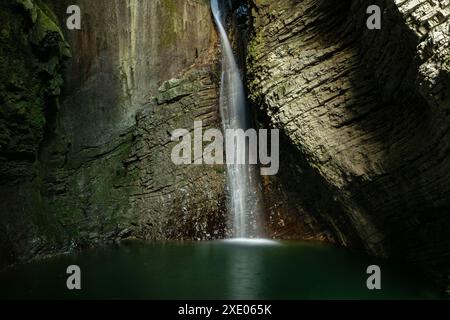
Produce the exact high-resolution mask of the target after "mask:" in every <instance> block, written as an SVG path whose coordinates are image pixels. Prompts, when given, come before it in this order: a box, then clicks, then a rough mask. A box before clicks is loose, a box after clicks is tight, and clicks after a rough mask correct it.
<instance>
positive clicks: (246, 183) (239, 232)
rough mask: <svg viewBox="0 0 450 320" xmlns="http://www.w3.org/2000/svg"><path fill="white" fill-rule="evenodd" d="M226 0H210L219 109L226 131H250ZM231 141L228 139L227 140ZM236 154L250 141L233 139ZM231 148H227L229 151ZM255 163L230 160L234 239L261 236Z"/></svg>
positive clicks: (239, 153)
mask: <svg viewBox="0 0 450 320" xmlns="http://www.w3.org/2000/svg"><path fill="white" fill-rule="evenodd" d="M221 5H223V2H221V1H218V0H211V9H212V13H213V16H214V20H215V22H216V25H217V29H218V31H219V35H220V39H221V43H222V80H221V87H220V112H221V117H222V125H223V130H224V131H227V130H230V129H231V130H239V129H242V130H247V129H248V128H249V125H250V121H249V116H248V110H247V105H246V96H245V88H244V84H243V81H242V78H241V74H240V70H239V67H238V64H237V62H236V59H235V57H234V53H233V49H232V47H231V43H230V40H229V39H228V35H227V32H226V30H225V27H224V18H225V15H224V10H223V8H222V7H221ZM227 143H228V142H227ZM234 148H235V155H237V157H239V155H241V154H242V153H244V154H247V150H248V145H247V143H244V144H240V143H236V142H234ZM227 151H228V150H227ZM256 171H257V170H256V168H255V166H254V165H249V164H232V163H227V182H228V192H229V203H228V210H229V215H230V227H231V229H232V230H233V237H235V238H255V237H261V236H262V232H261V231H262V226H261V217H260V215H261V211H262V210H261V201H260V199H261V196H260V190H259V185H258V180H257V178H258V177H257V173H256Z"/></svg>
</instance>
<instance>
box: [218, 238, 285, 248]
mask: <svg viewBox="0 0 450 320" xmlns="http://www.w3.org/2000/svg"><path fill="white" fill-rule="evenodd" d="M223 242H226V243H235V244H241V245H249V246H258V245H259V246H260V245H265V246H267V245H272V246H273V245H279V244H280V242H278V241H276V240H271V239H264V238H259V239H258V238H257V239H252V238H232V239H225V240H223Z"/></svg>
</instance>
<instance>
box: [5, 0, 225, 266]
mask: <svg viewBox="0 0 450 320" xmlns="http://www.w3.org/2000/svg"><path fill="white" fill-rule="evenodd" d="M45 2H46V4H47V5H48V9H49V10H48V11H49V12H50V9H51V10H52V11H53V12H55V13H56V17H58V18H59V20H60V21H59V22H60V23H59V25H60V26H62V27H61V30H63V32H64V33H65V36H66V39H67V42H68V43H69V45H70V47H71V50H72V55H73V58H72V59H71V60H70V61H69V63H68V65H67V68H66V72H65V73H66V79H65V84H64V90H63V94H62V96H61V98H60V104H59V105H60V107H59V112H58V113H57V116H56V117H55V113H54V114H53V115H52V116H51V117H49V118H48V119H47V126H46V128H45V138H43V139H41V141H40V142H39V143H37V144H36V145H34V146H33V147H34V148H35V158H33V159H32V160H31V161H30V162H29V163H28V167H30V168H33V171H32V173H31V174H30V175H29V177H28V180H29V182H30V183H29V184H30V186H29V187H27V188H25V187H24V184H23V183H22V182H20V181H19V182H17V183H13V186H8V187H7V188H15V189H12V190H14V192H13V193H12V194H11V193H10V194H7V195H6V196H5V197H4V198H5V201H4V202H3V203H2V210H1V211H2V216H1V219H2V224H1V234H2V239H1V240H2V241H1V243H2V246H1V249H0V250H1V252H2V256H4V257H5V258H4V259H1V264H2V265H4V264H8V263H11V262H15V261H17V260H26V259H28V258H30V257H34V256H37V255H44V254H46V253H54V252H58V251H62V250H63V251H66V250H70V249H72V248H76V247H80V246H87V245H92V244H95V243H104V242H107V241H115V240H117V239H122V238H129V237H138V238H143V239H212V238H217V237H220V236H222V233H223V232H225V226H224V224H225V218H224V212H225V209H224V207H223V206H224V192H225V181H224V179H225V178H224V177H225V175H224V168H223V167H222V166H217V167H211V166H209V167H206V166H201V165H197V166H176V165H174V164H173V163H172V161H171V151H172V146H174V145H175V144H176V143H177V141H172V140H171V133H172V132H173V131H174V130H176V129H182V128H183V129H188V130H193V127H194V121H195V120H202V121H203V123H204V127H205V128H208V127H215V128H219V127H220V119H219V117H218V114H219V112H218V83H217V76H216V75H217V70H216V69H217V66H218V60H217V59H218V56H219V54H218V52H217V37H216V33H215V30H214V25H213V23H212V21H211V16H210V9H209V3H208V2H206V1H200V0H189V1H183V2H179V1H174V0H164V1H163V0H161V1H139V0H127V1H109V0H104V1H95V2H92V1H87V0H86V1H84V0H80V1H52V0H49V1H45ZM29 3H31V4H32V5H35V6H36V7H38V6H44V4H42V3H41V2H39V1H36V2H34V1H29ZM72 4H77V5H79V6H80V8H81V12H82V19H81V30H73V31H70V30H67V29H66V28H65V23H66V20H65V19H66V18H67V15H66V9H67V7H68V6H69V5H72ZM30 194H34V195H35V196H34V197H30V196H29V195H30ZM5 212H10V213H11V214H9V215H6V214H4V213H5ZM18 212H20V214H21V218H20V219H18V218H17V214H18ZM18 221H20V223H19V222H18Z"/></svg>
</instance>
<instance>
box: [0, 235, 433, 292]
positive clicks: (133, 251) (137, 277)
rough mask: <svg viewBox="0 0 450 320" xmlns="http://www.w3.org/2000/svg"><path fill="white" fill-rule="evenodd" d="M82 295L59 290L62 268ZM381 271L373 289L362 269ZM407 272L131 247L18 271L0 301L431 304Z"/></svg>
mask: <svg viewBox="0 0 450 320" xmlns="http://www.w3.org/2000/svg"><path fill="white" fill-rule="evenodd" d="M72 264H76V265H79V266H80V267H81V270H82V290H81V291H68V290H67V289H66V277H67V275H66V268H67V267H68V266H69V265H72ZM372 264H377V265H379V266H380V267H381V270H382V288H383V290H381V291H369V290H368V289H367V288H366V280H367V277H368V276H367V274H366V268H367V266H369V265H372ZM438 297H439V295H438V294H437V293H436V291H435V290H434V288H433V287H432V286H430V284H429V283H427V282H426V281H423V280H422V278H421V276H420V275H419V274H417V273H414V271H413V270H411V269H410V267H409V266H399V265H395V264H392V263H390V262H388V261H383V260H377V259H373V258H370V257H367V256H366V255H361V254H358V253H354V252H351V251H348V250H345V249H340V248H335V247H332V246H327V245H322V244H317V243H304V242H274V241H269V240H252V241H242V240H234V241H217V242H198V243H194V242H188V243H141V242H131V243H126V244H122V245H120V246H112V247H105V248H100V249H95V250H90V251H87V252H84V253H81V254H76V255H70V256H61V257H57V258H54V259H49V260H46V261H41V262H36V263H32V264H27V265H22V266H18V267H16V268H14V269H12V270H9V271H7V272H5V273H0V298H32V299H33V298H41V299H51V298H59V299H61V298H63V299H80V298H82V299H95V298H102V299H406V298H407V299H428V298H429V299H433V298H438Z"/></svg>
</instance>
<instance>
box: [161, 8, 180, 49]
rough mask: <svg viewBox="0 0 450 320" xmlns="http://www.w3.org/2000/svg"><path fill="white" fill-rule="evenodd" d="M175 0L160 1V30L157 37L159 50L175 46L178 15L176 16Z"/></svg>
mask: <svg viewBox="0 0 450 320" xmlns="http://www.w3.org/2000/svg"><path fill="white" fill-rule="evenodd" d="M176 2H177V1H176V0H162V1H161V10H162V11H161V15H160V16H161V26H162V27H161V28H162V29H161V30H160V36H159V48H160V49H166V48H168V47H170V46H171V45H173V44H175V43H176V41H177V39H178V35H177V23H179V21H178V19H179V17H180V16H179V15H178V14H177V6H178V5H180V4H179V3H176Z"/></svg>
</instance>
